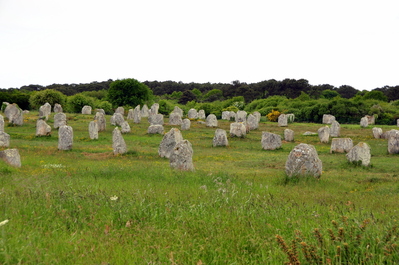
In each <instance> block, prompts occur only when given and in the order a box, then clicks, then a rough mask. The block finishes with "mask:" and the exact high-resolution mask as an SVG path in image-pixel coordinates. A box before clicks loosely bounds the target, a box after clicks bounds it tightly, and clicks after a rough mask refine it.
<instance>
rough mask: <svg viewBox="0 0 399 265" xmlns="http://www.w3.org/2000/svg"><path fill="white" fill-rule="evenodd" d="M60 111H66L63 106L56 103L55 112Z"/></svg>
mask: <svg viewBox="0 0 399 265" xmlns="http://www.w3.org/2000/svg"><path fill="white" fill-rule="evenodd" d="M60 112H64V111H63V109H62V106H61V105H60V104H58V103H55V104H54V113H60Z"/></svg>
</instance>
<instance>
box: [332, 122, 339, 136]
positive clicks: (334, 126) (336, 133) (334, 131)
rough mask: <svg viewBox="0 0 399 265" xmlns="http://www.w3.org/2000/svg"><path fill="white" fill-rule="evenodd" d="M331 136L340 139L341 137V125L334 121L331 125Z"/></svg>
mask: <svg viewBox="0 0 399 265" xmlns="http://www.w3.org/2000/svg"><path fill="white" fill-rule="evenodd" d="M330 136H331V137H340V136H341V126H340V125H339V122H337V121H333V122H332V123H331V128H330Z"/></svg>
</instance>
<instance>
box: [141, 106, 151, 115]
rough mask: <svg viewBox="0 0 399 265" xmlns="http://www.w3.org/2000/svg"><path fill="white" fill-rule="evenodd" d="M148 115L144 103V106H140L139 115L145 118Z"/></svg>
mask: <svg viewBox="0 0 399 265" xmlns="http://www.w3.org/2000/svg"><path fill="white" fill-rule="evenodd" d="M148 116H149V110H148V107H147V104H144V106H143V107H142V108H141V117H143V118H147V117H148Z"/></svg>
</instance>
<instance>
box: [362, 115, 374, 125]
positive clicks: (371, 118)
mask: <svg viewBox="0 0 399 265" xmlns="http://www.w3.org/2000/svg"><path fill="white" fill-rule="evenodd" d="M364 117H366V118H367V123H368V124H369V125H374V124H375V116H374V115H371V116H370V115H366V116H364Z"/></svg>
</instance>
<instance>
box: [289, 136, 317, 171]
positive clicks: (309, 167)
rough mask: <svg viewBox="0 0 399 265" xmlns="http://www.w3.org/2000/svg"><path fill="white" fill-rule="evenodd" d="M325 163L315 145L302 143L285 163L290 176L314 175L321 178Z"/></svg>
mask: <svg viewBox="0 0 399 265" xmlns="http://www.w3.org/2000/svg"><path fill="white" fill-rule="evenodd" d="M322 170H323V165H322V162H321V160H320V159H319V156H318V154H317V151H316V149H315V148H314V146H313V145H310V144H304V143H301V144H299V145H297V146H295V147H294V149H292V150H291V152H290V154H289V155H288V159H287V162H286V163H285V173H286V174H287V176H288V177H295V176H313V177H315V178H320V176H321V173H322Z"/></svg>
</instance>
